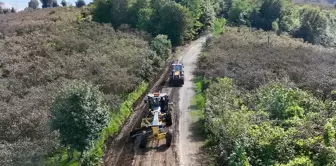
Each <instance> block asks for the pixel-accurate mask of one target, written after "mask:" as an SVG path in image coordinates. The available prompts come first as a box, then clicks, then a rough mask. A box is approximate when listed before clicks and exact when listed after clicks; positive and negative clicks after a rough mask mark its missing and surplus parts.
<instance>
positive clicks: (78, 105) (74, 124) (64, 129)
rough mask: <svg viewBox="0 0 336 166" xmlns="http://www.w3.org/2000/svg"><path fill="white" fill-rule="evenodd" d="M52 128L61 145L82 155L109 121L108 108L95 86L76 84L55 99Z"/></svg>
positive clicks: (82, 83) (65, 89) (52, 109)
mask: <svg viewBox="0 0 336 166" xmlns="http://www.w3.org/2000/svg"><path fill="white" fill-rule="evenodd" d="M51 111H52V116H53V118H52V119H51V129H53V130H58V131H59V132H60V139H61V144H62V145H64V146H66V147H69V148H71V149H76V150H78V151H79V152H81V154H82V153H83V152H84V151H85V150H88V148H89V147H90V146H91V145H92V144H93V143H94V140H96V139H97V138H98V137H99V133H100V131H101V130H102V129H103V128H104V127H105V126H106V125H107V123H108V119H109V110H108V107H107V106H106V105H105V104H104V103H103V95H102V93H101V92H100V91H99V90H98V87H95V86H93V85H91V84H90V83H86V82H75V83H72V84H70V85H69V86H67V87H65V88H64V89H63V90H62V91H60V92H59V93H58V94H57V95H56V97H55V98H54V100H53V102H52V106H51Z"/></svg>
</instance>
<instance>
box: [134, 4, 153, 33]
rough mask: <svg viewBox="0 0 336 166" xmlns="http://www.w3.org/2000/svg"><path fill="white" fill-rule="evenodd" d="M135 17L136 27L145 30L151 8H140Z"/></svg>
mask: <svg viewBox="0 0 336 166" xmlns="http://www.w3.org/2000/svg"><path fill="white" fill-rule="evenodd" d="M137 17H138V20H137V23H136V28H138V29H141V30H146V31H147V30H148V29H149V26H150V21H151V18H152V17H153V9H152V8H150V7H146V8H142V9H140V10H139V12H138V15H137Z"/></svg>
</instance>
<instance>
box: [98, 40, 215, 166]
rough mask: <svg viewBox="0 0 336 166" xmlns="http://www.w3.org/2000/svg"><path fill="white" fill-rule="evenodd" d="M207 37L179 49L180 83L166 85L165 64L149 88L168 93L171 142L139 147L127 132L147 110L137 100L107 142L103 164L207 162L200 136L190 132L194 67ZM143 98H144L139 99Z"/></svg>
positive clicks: (144, 165)
mask: <svg viewBox="0 0 336 166" xmlns="http://www.w3.org/2000/svg"><path fill="white" fill-rule="evenodd" d="M205 39H206V37H201V38H199V39H198V40H196V41H194V42H192V43H191V44H190V45H189V46H188V47H187V48H186V49H185V50H184V51H183V52H182V53H180V56H178V57H180V61H181V62H182V63H183V65H184V73H185V81H184V85H183V86H182V87H169V86H167V82H168V68H167V69H166V70H165V72H164V74H163V75H162V76H161V78H160V79H159V81H157V82H156V84H154V85H153V87H152V88H151V89H150V91H149V92H154V91H161V92H166V93H167V94H168V95H169V98H170V101H171V102H173V104H174V105H173V111H172V120H173V125H172V126H170V127H169V128H171V129H172V130H173V140H172V144H171V146H170V147H169V148H168V147H166V146H165V140H161V141H160V142H148V144H149V145H148V146H147V149H145V150H144V149H139V148H138V144H139V140H138V139H137V140H135V141H132V140H131V139H130V138H129V133H130V132H131V130H132V129H133V128H136V127H138V126H140V122H141V118H143V117H144V113H146V110H145V109H146V106H145V104H144V103H143V102H141V101H140V103H139V104H138V106H136V107H135V109H134V112H133V113H132V115H131V116H130V117H129V119H128V120H127V121H126V123H125V125H124V126H123V127H122V129H121V131H120V133H119V134H118V135H117V136H116V137H115V138H113V139H112V141H111V142H108V143H107V148H106V151H105V154H104V158H103V160H104V165H106V166H130V165H135V166H152V165H153V166H154V165H155V166H161V165H162V166H163V165H167V166H177V165H186V166H189V165H190V166H195V165H209V163H208V160H207V158H206V155H204V154H203V153H202V150H201V145H202V142H201V141H202V140H200V139H199V137H198V136H195V135H194V134H193V131H192V130H194V122H193V119H192V117H191V115H190V111H192V109H191V107H190V102H191V99H192V97H193V95H194V90H193V86H194V85H193V80H192V79H193V70H194V69H195V67H196V61H197V57H198V55H199V53H200V52H201V49H202V45H203V42H205ZM142 101H143V100H142Z"/></svg>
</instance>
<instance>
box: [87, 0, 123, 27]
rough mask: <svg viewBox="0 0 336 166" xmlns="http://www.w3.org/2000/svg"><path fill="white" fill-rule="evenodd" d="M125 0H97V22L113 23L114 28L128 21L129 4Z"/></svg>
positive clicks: (94, 16) (95, 18) (94, 15)
mask: <svg viewBox="0 0 336 166" xmlns="http://www.w3.org/2000/svg"><path fill="white" fill-rule="evenodd" d="M126 5H127V4H126V2H125V1H124V0H113V1H104V0H98V1H96V8H95V9H94V11H93V19H94V20H95V21H97V22H105V23H111V24H112V26H113V27H114V28H118V27H119V26H120V25H121V24H124V23H126V18H127V6H126Z"/></svg>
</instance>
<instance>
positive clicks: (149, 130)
mask: <svg viewBox="0 0 336 166" xmlns="http://www.w3.org/2000/svg"><path fill="white" fill-rule="evenodd" d="M145 103H148V106H149V111H148V113H147V114H146V117H145V118H143V119H142V121H141V125H140V128H137V129H134V130H133V131H132V132H131V133H130V137H131V138H136V137H138V136H140V144H139V148H141V149H142V148H146V146H147V142H148V141H154V140H156V141H159V140H162V139H166V145H167V146H168V147H169V146H170V144H171V141H172V138H173V136H172V132H171V131H170V130H168V131H167V132H166V131H164V130H165V129H167V128H166V127H168V126H171V125H172V117H171V110H172V109H171V108H170V105H172V104H171V103H169V99H168V95H167V94H166V93H152V94H148V96H147V100H145Z"/></svg>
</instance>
